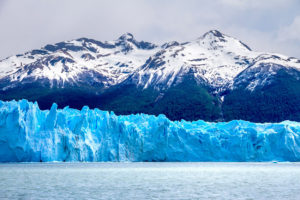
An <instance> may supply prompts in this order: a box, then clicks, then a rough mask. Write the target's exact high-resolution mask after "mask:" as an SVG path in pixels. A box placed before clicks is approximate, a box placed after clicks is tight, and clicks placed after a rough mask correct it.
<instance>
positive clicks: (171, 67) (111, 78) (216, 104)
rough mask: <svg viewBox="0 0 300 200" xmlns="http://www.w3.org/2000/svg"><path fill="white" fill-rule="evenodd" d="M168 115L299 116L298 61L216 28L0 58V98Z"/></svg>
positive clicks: (78, 43) (82, 42)
mask: <svg viewBox="0 0 300 200" xmlns="http://www.w3.org/2000/svg"><path fill="white" fill-rule="evenodd" d="M21 98H26V99H29V100H31V101H32V100H34V101H38V103H39V106H40V107H41V108H42V109H46V108H50V107H51V105H52V103H53V102H56V103H57V104H58V106H59V107H64V106H70V107H74V108H79V109H80V108H81V107H82V106H84V105H88V106H90V107H91V108H94V107H99V108H100V109H103V110H112V111H115V112H116V113H117V114H131V113H148V114H160V113H163V114H165V115H166V116H167V117H168V118H170V119H172V120H180V119H185V120H197V119H203V120H207V121H228V120H233V119H244V120H249V121H253V122H278V121H283V120H294V121H300V60H299V59H296V58H293V57H288V56H284V55H279V54H271V53H263V52H255V51H252V50H251V49H250V48H249V47H248V46H247V45H246V44H244V43H243V42H241V41H239V40H237V39H235V38H233V37H230V36H227V35H225V34H223V33H221V32H219V31H217V30H213V31H209V32H207V33H205V34H204V35H203V36H201V37H199V38H197V39H195V40H193V41H190V42H185V43H179V42H176V41H173V42H168V43H165V44H163V45H156V44H152V43H149V42H144V41H137V40H136V39H135V38H134V37H133V35H132V34H130V33H127V34H124V35H122V36H121V37H120V38H118V39H117V40H115V41H109V42H99V41H96V40H92V39H87V38H80V39H77V40H71V41H66V42H60V43H57V44H54V45H46V46H45V47H43V48H41V49H38V50H33V51H30V52H27V53H25V54H21V55H16V56H12V57H8V58H6V59H4V60H1V61H0V99H1V100H11V99H21Z"/></svg>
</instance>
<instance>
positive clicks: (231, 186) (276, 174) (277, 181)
mask: <svg viewBox="0 0 300 200" xmlns="http://www.w3.org/2000/svg"><path fill="white" fill-rule="evenodd" d="M0 199H56V200H58V199H122V200H123V199H124V200H126V199H141V200H143V199H247V200H250V199H255V200H257V199H272V200H274V199H289V200H293V199H295V200H299V199H300V163H36V164H35V163H22V164H0Z"/></svg>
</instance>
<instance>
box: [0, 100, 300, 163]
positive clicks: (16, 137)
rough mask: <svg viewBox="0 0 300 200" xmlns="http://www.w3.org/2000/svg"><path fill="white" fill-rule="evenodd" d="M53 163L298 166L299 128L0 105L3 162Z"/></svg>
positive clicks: (34, 105) (16, 103)
mask: <svg viewBox="0 0 300 200" xmlns="http://www.w3.org/2000/svg"><path fill="white" fill-rule="evenodd" d="M52 161H59V162H64V161H66V162H77V161H85V162H93V161H99V162H100V161H116V162H118V161H125V162H126V161H134V162H136V161H137V162H139V161H300V123H299V122H291V121H284V122H281V123H264V124H261V123H251V122H247V121H242V120H235V121H230V122H217V123H215V122H205V121H202V120H199V121H193V122H188V121H184V120H182V121H170V120H169V119H168V118H167V117H165V116H164V115H159V116H153V115H146V114H136V115H126V116H117V115H115V114H114V113H113V112H108V111H101V110H99V109H89V108H88V107H87V106H85V107H83V108H82V109H81V110H76V109H72V108H69V107H65V108H64V109H57V105H56V104H55V103H54V104H53V105H52V107H51V109H50V110H40V109H39V106H38V104H37V103H36V102H35V103H32V102H28V101H27V100H20V101H9V102H4V101H0V162H52Z"/></svg>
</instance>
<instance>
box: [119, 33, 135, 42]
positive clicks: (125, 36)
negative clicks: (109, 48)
mask: <svg viewBox="0 0 300 200" xmlns="http://www.w3.org/2000/svg"><path fill="white" fill-rule="evenodd" d="M133 39H134V36H133V35H132V34H131V33H124V34H123V35H121V36H120V37H119V39H118V40H123V41H126V40H129V41H130V40H133Z"/></svg>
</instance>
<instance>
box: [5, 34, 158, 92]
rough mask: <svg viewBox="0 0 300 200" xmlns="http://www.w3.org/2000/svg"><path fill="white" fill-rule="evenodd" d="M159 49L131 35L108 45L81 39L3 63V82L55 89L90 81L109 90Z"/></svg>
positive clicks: (7, 59) (50, 46)
mask: <svg viewBox="0 0 300 200" xmlns="http://www.w3.org/2000/svg"><path fill="white" fill-rule="evenodd" d="M157 49H158V48H157V46H156V45H154V44H151V43H148V42H143V41H142V42H138V41H136V40H135V39H134V38H133V36H132V35H131V34H130V33H126V34H124V35H122V36H121V37H120V38H118V39H117V40H115V41H111V42H105V43H102V42H99V41H96V40H92V39H87V38H80V39H77V40H71V41H66V42H60V43H57V44H54V45H47V46H45V47H43V48H41V49H40V50H33V51H30V52H27V53H25V54H22V55H17V56H12V57H9V58H6V59H4V60H2V61H1V62H0V78H1V79H3V78H6V79H9V80H10V82H16V85H17V84H18V83H20V82H24V81H26V80H29V81H32V80H34V81H37V80H46V81H47V82H49V83H50V85H51V86H54V85H55V86H56V87H64V84H66V83H69V84H77V83H78V82H86V81H87V79H88V81H87V82H88V83H90V82H91V81H92V82H93V83H99V84H101V85H102V84H103V85H104V87H108V86H110V85H114V84H117V83H119V82H121V81H122V80H124V79H125V78H126V77H127V76H128V74H130V73H132V72H133V71H134V70H135V69H136V68H138V67H139V66H141V65H143V63H144V62H145V60H146V59H147V58H148V57H149V56H151V55H152V54H154V53H155V51H157ZM13 86H15V85H14V84H11V85H10V87H13Z"/></svg>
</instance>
